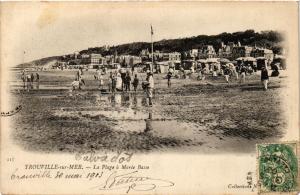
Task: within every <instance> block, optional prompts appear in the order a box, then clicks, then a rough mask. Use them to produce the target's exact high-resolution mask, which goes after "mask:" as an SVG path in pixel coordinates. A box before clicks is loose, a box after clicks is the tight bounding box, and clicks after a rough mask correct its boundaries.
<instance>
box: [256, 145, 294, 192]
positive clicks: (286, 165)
mask: <svg viewBox="0 0 300 195" xmlns="http://www.w3.org/2000/svg"><path fill="white" fill-rule="evenodd" d="M257 155H258V186H259V193H276V192H278V193H282V192H295V191H298V190H299V187H298V186H299V181H298V178H299V175H298V174H299V173H298V166H299V164H298V144H297V143H276V144H258V145H257Z"/></svg>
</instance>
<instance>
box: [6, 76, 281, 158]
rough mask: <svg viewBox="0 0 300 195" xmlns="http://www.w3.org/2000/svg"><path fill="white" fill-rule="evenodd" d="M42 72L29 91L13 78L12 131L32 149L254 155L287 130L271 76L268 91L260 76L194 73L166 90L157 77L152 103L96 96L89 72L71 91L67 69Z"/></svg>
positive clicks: (277, 83)
mask: <svg viewBox="0 0 300 195" xmlns="http://www.w3.org/2000/svg"><path fill="white" fill-rule="evenodd" d="M40 75H41V80H40V83H39V87H38V88H37V87H36V86H37V83H35V84H34V86H33V89H31V90H24V89H22V86H20V82H17V80H15V81H14V82H11V83H12V84H11V88H12V90H11V91H12V93H13V94H14V97H15V98H16V101H17V102H18V103H19V104H20V105H22V108H23V109H22V111H21V112H20V113H19V114H17V115H15V116H13V117H14V118H13V120H14V121H15V122H14V125H13V126H14V131H13V133H12V136H13V139H14V140H15V141H16V143H17V144H19V145H20V146H22V147H23V148H24V149H26V150H30V151H40V152H71V153H73V152H78V151H80V152H83V151H89V150H99V151H117V150H128V151H134V152H151V151H155V152H180V151H186V152H196V153H224V152H230V153H232V152H239V153H249V152H251V153H252V152H255V144H256V143H261V142H272V141H276V140H278V139H280V138H281V137H282V136H283V135H284V132H283V131H282V129H284V127H285V125H286V121H285V120H284V118H283V116H282V114H281V113H282V112H281V110H280V104H281V103H282V102H281V101H282V100H281V98H280V97H279V92H280V89H281V88H282V87H284V85H283V83H284V82H283V81H284V78H278V77H277V78H271V79H272V80H271V84H270V89H269V90H268V91H263V90H262V87H261V84H260V80H259V75H251V76H249V77H247V78H248V79H247V81H246V83H244V84H242V85H240V84H239V83H238V82H237V81H235V80H232V82H231V83H230V84H227V83H225V82H224V78H222V77H220V78H217V79H213V78H210V77H208V78H207V80H206V81H198V80H196V79H195V78H194V77H193V76H192V78H191V79H184V80H183V79H173V80H172V86H171V88H167V84H166V83H167V81H166V80H165V79H162V77H163V76H164V75H155V81H156V90H155V97H154V105H153V106H152V107H149V106H148V104H147V100H146V99H145V96H144V94H143V91H142V90H141V89H139V91H138V92H137V93H132V92H130V93H117V94H115V95H112V94H109V93H101V92H100V91H99V90H98V89H97V81H95V80H93V77H92V76H93V73H86V83H87V87H85V88H84V89H83V90H76V91H73V92H70V91H69V89H70V86H69V83H71V81H72V79H73V77H72V75H73V73H72V72H70V73H67V76H65V74H63V73H61V72H57V73H56V74H54V73H52V72H50V73H45V72H41V74H40ZM143 76H144V75H143ZM21 85H22V83H21ZM275 108H276V109H275Z"/></svg>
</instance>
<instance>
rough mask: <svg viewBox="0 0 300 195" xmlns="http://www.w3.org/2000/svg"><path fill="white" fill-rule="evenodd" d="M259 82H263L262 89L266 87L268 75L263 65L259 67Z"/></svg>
mask: <svg viewBox="0 0 300 195" xmlns="http://www.w3.org/2000/svg"><path fill="white" fill-rule="evenodd" d="M261 82H262V84H263V87H264V90H265V91H266V90H267V89H268V82H269V75H268V70H267V68H266V66H263V67H262V69H261Z"/></svg>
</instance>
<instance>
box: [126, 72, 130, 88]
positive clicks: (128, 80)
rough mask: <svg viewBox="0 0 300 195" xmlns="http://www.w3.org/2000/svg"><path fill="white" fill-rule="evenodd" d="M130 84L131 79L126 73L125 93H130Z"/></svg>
mask: <svg viewBox="0 0 300 195" xmlns="http://www.w3.org/2000/svg"><path fill="white" fill-rule="evenodd" d="M130 82H131V77H130V74H129V73H127V74H126V77H125V91H130Z"/></svg>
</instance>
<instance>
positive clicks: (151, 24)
mask: <svg viewBox="0 0 300 195" xmlns="http://www.w3.org/2000/svg"><path fill="white" fill-rule="evenodd" d="M153 34H154V33H153V28H152V24H151V35H153Z"/></svg>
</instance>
